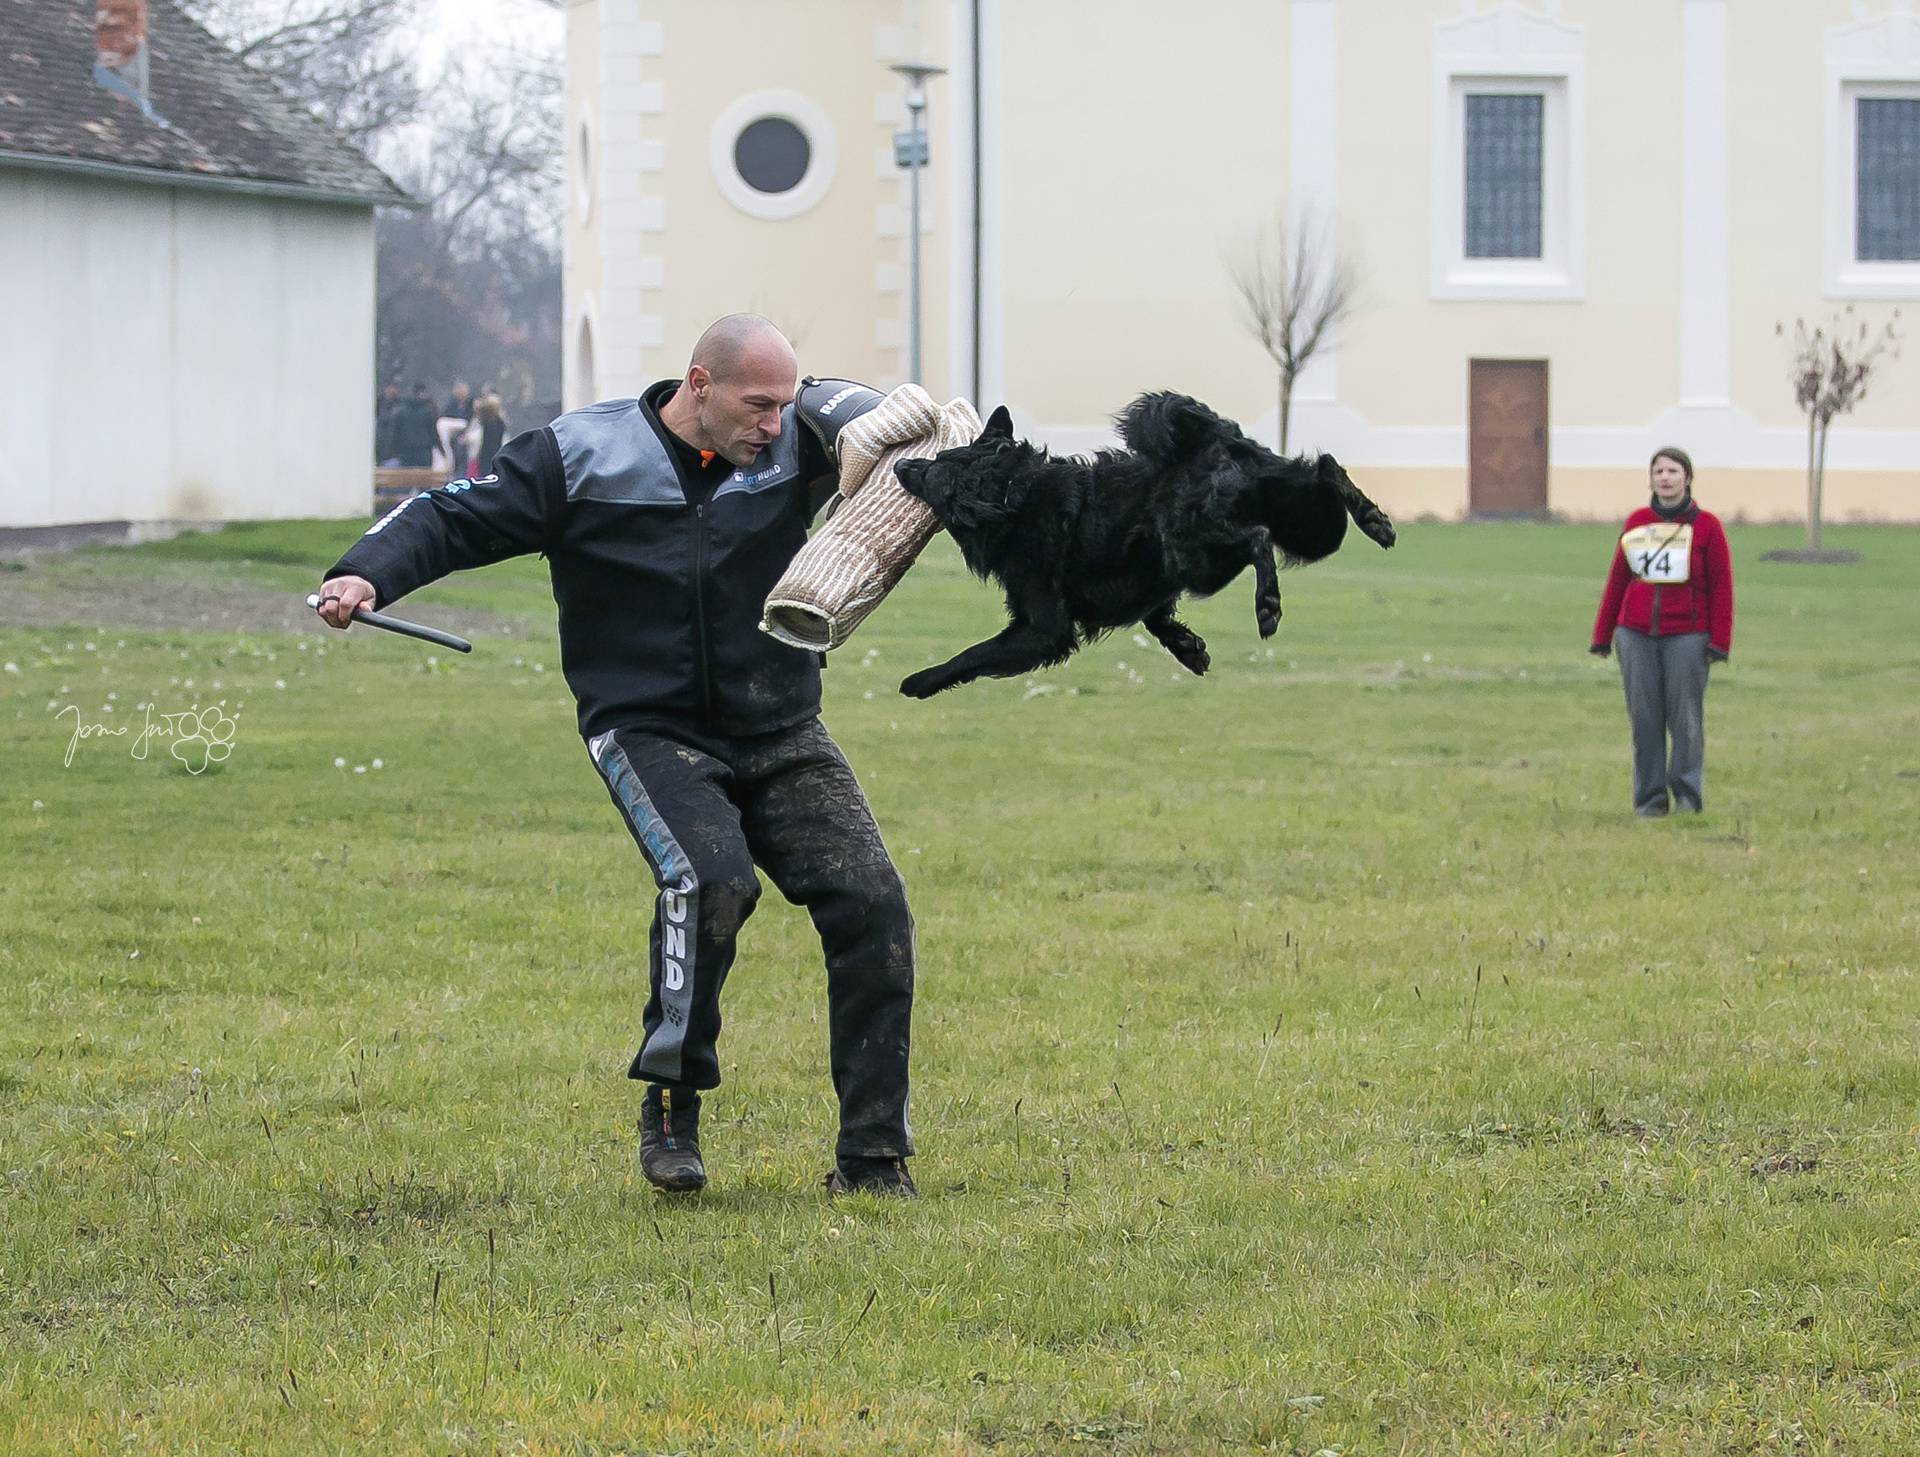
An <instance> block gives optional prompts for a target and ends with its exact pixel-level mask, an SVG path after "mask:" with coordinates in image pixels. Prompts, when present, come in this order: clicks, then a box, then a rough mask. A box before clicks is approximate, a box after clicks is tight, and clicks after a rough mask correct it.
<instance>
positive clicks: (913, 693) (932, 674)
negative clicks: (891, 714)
mask: <svg viewBox="0 0 1920 1457" xmlns="http://www.w3.org/2000/svg"><path fill="white" fill-rule="evenodd" d="M946 686H947V684H946V680H945V679H944V678H942V677H941V676H940V670H939V669H937V668H922V669H921V670H920V671H919V672H918V673H914V674H912V675H910V676H909V677H907V678H906V679H904V680H903V681H902V682H901V684H900V691H901V692H902V693H904V694H906V695H907V697H909V698H931V697H933V695H934V694H936V693H938V692H939V691H940V690H941V689H942V688H945V687H946Z"/></svg>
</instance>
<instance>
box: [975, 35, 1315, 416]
mask: <svg viewBox="0 0 1920 1457" xmlns="http://www.w3.org/2000/svg"><path fill="white" fill-rule="evenodd" d="M1001 26H1002V34H1001V37H1000V53H999V54H1000V60H1001V62H1002V70H1001V73H1000V75H999V77H998V86H997V88H996V89H997V95H998V98H999V103H1000V105H1001V107H1002V108H1003V112H1004V115H1005V122H1004V126H1003V136H1004V138H1005V144H1004V146H1003V148H1002V149H1001V152H1000V155H999V156H998V158H997V159H996V160H997V161H998V163H999V165H1000V166H1001V168H1002V169H1003V173H1002V177H1003V182H1002V187H1003V206H1002V210H1001V214H1000V220H999V221H1000V227H1001V229H1002V236H1003V239H1004V262H1005V274H1004V278H1005V297H1004V305H1003V308H1004V314H1005V320H1006V345H1005V362H1006V379H1007V390H1006V393H1007V396H1008V398H1009V399H1010V400H1011V401H1012V402H1013V403H1014V405H1015V406H1016V408H1017V409H1019V410H1021V411H1022V412H1023V413H1024V414H1026V415H1030V416H1032V417H1035V418H1037V419H1039V420H1041V421H1043V422H1045V423H1048V424H1054V425H1098V424H1100V423H1101V422H1102V421H1103V420H1104V419H1105V418H1106V417H1107V416H1109V415H1111V414H1112V413H1113V412H1114V411H1116V410H1118V409H1119V408H1120V407H1121V406H1123V405H1125V404H1126V402H1127V401H1128V400H1130V399H1132V398H1133V396H1135V395H1136V394H1138V393H1140V392H1141V391H1142V390H1146V389H1155V388H1176V389H1181V390H1184V391H1186V392H1188V393H1190V394H1195V395H1200V396H1202V397H1204V398H1206V399H1208V400H1210V401H1213V402H1214V403H1215V404H1216V405H1217V406H1218V407H1219V408H1220V409H1222V410H1224V411H1226V412H1229V413H1233V414H1239V415H1246V416H1249V417H1251V416H1255V415H1258V414H1259V413H1260V412H1261V411H1263V410H1267V409H1270V408H1272V406H1271V403H1270V402H1271V399H1272V394H1273V391H1272V384H1271V373H1272V371H1271V368H1270V367H1269V366H1268V365H1267V364H1266V363H1265V356H1264V355H1263V354H1262V353H1261V352H1260V351H1259V349H1258V347H1257V346H1256V345H1254V344H1253V343H1252V342H1251V341H1250V340H1249V339H1248V338H1247V336H1246V335H1245V333H1244V332H1243V331H1242V329H1241V327H1240V324H1239V323H1238V320H1237V318H1236V307H1237V305H1236V301H1235V296H1234V293H1233V290H1232V286H1231V283H1230V281H1229V279H1228V275H1227V269H1226V261H1225V260H1226V255H1227V252H1228V250H1230V249H1231V248H1233V247H1234V246H1236V245H1237V244H1239V243H1240V242H1241V241H1242V239H1243V237H1244V236H1245V235H1246V234H1247V233H1248V232H1249V231H1250V230H1251V229H1253V228H1254V227H1255V226H1257V224H1258V223H1259V222H1260V221H1261V220H1262V219H1263V218H1265V217H1267V216H1269V215H1270V214H1271V212H1272V210H1273V209H1274V207H1275V206H1276V205H1277V204H1278V203H1279V202H1280V200H1281V199H1282V197H1283V196H1284V194H1285V189H1286V165H1287V146H1286V106H1287V103H1286V96H1285V92H1284V87H1283V86H1282V85H1281V84H1280V78H1284V76H1285V75H1286V30H1287V9H1286V6H1284V5H1282V4H1274V3H1269V4H1199V5H1185V6H1181V7H1178V9H1177V12H1175V13H1173V14H1172V15H1171V17H1170V11H1169V7H1168V6H1167V5H1166V4H1164V3H1163V0H1047V3H1044V4H1027V3H1020V0H1014V3H1005V0H1003V3H1002V5H1001Z"/></svg>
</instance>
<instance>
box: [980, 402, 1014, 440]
mask: <svg viewBox="0 0 1920 1457" xmlns="http://www.w3.org/2000/svg"><path fill="white" fill-rule="evenodd" d="M993 435H998V436H1000V437H1001V438H1002V439H1005V440H1011V439H1013V416H1012V415H1011V414H1009V413H1008V412H1007V407H1006V406H1005V405H997V406H995V407H994V411H993V413H992V414H991V415H989V416H987V425H986V428H985V429H984V430H982V431H981V432H980V438H981V439H982V440H985V439H987V438H988V437H989V436H993Z"/></svg>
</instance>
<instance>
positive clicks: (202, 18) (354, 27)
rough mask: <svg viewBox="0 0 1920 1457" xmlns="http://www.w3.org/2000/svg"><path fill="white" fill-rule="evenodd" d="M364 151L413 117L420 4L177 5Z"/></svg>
mask: <svg viewBox="0 0 1920 1457" xmlns="http://www.w3.org/2000/svg"><path fill="white" fill-rule="evenodd" d="M177 3H178V4H179V6H180V8H181V9H182V10H184V11H186V12H187V14H188V15H190V16H192V17H193V18H194V19H195V20H197V21H199V22H200V23H201V24H202V25H204V26H206V28H207V29H208V30H210V31H212V32H213V33H214V34H215V35H218V36H219V37H221V39H223V40H225V41H226V42H227V44H228V45H230V46H231V47H232V48H233V49H234V50H235V51H236V52H237V53H238V54H239V56H240V58H241V59H242V60H244V61H246V62H247V63H248V64H249V65H251V66H254V67H255V68H257V69H258V70H261V71H264V72H266V73H267V75H269V76H271V77H273V79H274V80H275V81H276V82H278V83H279V84H280V87H281V89H283V90H284V91H286V92H287V93H288V94H290V95H292V96H294V97H297V98H298V99H300V100H301V101H303V102H305V103H306V104H307V105H308V106H309V107H310V108H311V109H312V110H313V111H314V112H315V113H316V114H317V115H319V116H321V117H323V118H325V120H326V122H327V124H328V125H329V126H331V127H332V128H333V129H334V130H335V131H337V132H339V133H340V134H341V135H342V136H344V137H346V138H347V139H348V140H350V141H351V142H353V144H354V145H355V146H357V147H359V148H360V149H361V150H362V151H365V150H367V149H368V148H369V147H371V146H372V145H373V143H374V142H375V141H377V140H378V139H379V138H380V137H381V136H382V135H383V134H385V133H387V132H390V131H391V130H393V129H394V128H395V127H397V126H400V125H403V124H405V123H406V122H409V121H411V120H412V119H413V117H414V115H415V113H416V112H417V111H418V110H419V107H420V96H421V90H420V77H419V71H418V58H417V57H416V55H415V53H414V49H413V48H412V47H411V46H409V45H408V44H406V41H407V39H408V37H409V35H410V34H411V33H412V32H413V31H414V30H415V29H416V28H417V23H418V20H419V10H420V0H177Z"/></svg>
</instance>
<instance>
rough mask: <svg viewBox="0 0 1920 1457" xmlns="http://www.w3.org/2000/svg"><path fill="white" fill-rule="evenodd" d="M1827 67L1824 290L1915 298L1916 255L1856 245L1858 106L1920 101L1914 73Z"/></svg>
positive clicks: (1919, 285)
mask: <svg viewBox="0 0 1920 1457" xmlns="http://www.w3.org/2000/svg"><path fill="white" fill-rule="evenodd" d="M1863 69H1867V68H1863V67H1861V66H1859V65H1854V66H1849V67H1845V68H1840V67H1833V68H1830V70H1829V75H1828V78H1827V156H1826V164H1827V188H1826V192H1827V230H1826V231H1827V296H1828V297H1829V298H1842V299H1913V298H1920V259H1900V260H1897V261H1895V260H1889V259H1862V258H1861V257H1860V256H1859V250H1860V150H1859V147H1860V106H1859V103H1860V102H1862V101H1881V100H1891V101H1920V73H1916V72H1913V71H1910V70H1908V69H1907V68H1905V67H1901V66H1899V65H1898V64H1897V63H1895V64H1892V65H1888V66H1885V67H1880V68H1873V69H1879V70H1881V71H1882V72H1883V73H1884V74H1881V75H1877V76H1874V75H1863V74H1861V72H1862V70H1863Z"/></svg>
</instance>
